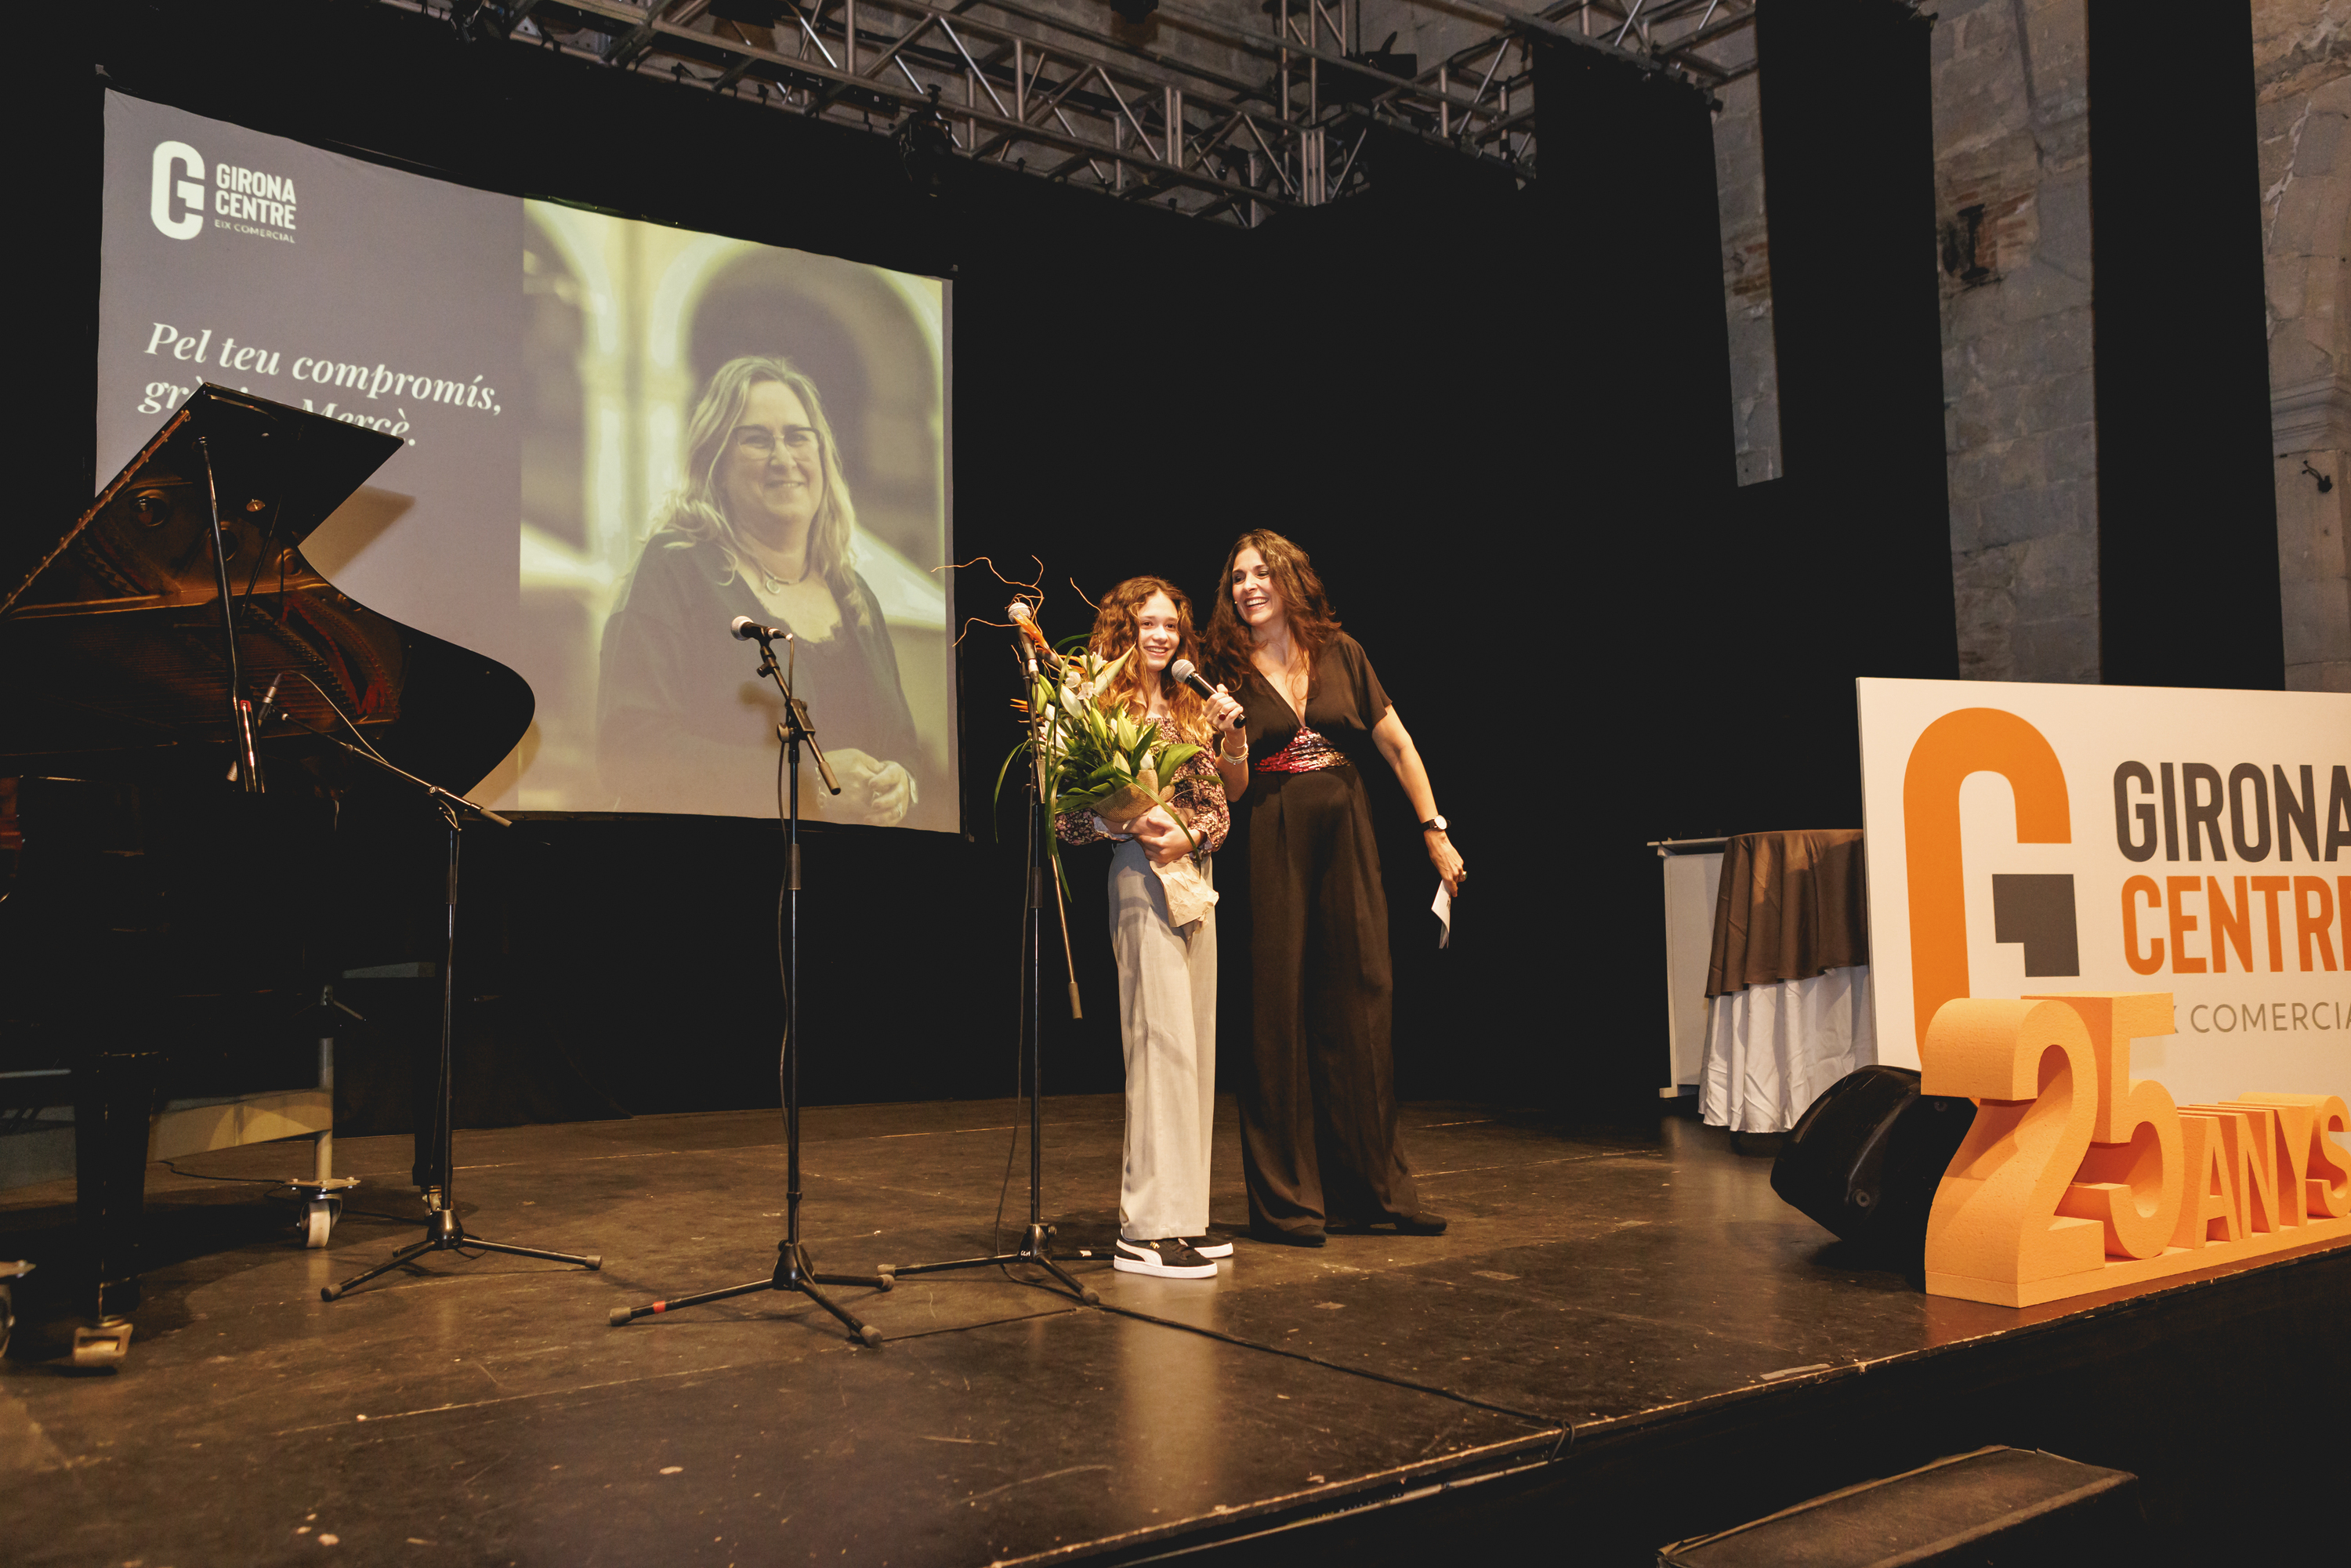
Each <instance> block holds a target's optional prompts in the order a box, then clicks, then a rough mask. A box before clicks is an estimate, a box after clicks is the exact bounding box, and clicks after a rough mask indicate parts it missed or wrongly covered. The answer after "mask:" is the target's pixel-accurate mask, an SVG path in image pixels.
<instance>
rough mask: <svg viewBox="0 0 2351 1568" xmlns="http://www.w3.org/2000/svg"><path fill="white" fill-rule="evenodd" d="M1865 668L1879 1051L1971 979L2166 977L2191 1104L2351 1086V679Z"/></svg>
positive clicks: (2173, 1055) (1980, 992) (1895, 1052)
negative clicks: (2043, 681)
mask: <svg viewBox="0 0 2351 1568" xmlns="http://www.w3.org/2000/svg"><path fill="white" fill-rule="evenodd" d="M1857 685H1858V688H1859V700H1860V706H1861V765H1862V812H1863V818H1864V821H1865V826H1866V828H1867V830H1868V844H1869V949H1870V967H1871V970H1872V977H1873V980H1874V982H1875V984H1876V1009H1877V1052H1878V1060H1879V1061H1889V1062H1895V1063H1897V1064H1901V1065H1905V1066H1911V1067H1916V1066H1917V1064H1918V1056H1917V1047H1918V1041H1919V1040H1920V1038H1921V1037H1922V1036H1923V1035H1924V1034H1925V1033H1926V1026H1927V1023H1928V1020H1929V1019H1932V1018H1933V1017H1934V1013H1935V1009H1937V1008H1938V1007H1940V1006H1941V1005H1942V1004H1943V1003H1944V1002H1946V1001H1948V1000H1950V999H1951V998H1955V997H2019V996H2026V995H2035V994H2047V993H2051V992H2060V991H2158V990H2159V991H2169V992H2171V993H2173V994H2174V996H2175V997H2176V998H2177V1003H2178V1009H2177V1014H2176V1017H2177V1019H2178V1023H2179V1032H2177V1033H2176V1034H2173V1035H2170V1036H2168V1037H2165V1038H2163V1039H2160V1040H2144V1041H2141V1042H2139V1043H2138V1044H2137V1045H2136V1046H2135V1047H2134V1048H2133V1056H2132V1063H2133V1067H2134V1069H2135V1071H2136V1072H2137V1074H2139V1075H2142V1076H2146V1077H2150V1078H2155V1079H2158V1080H2160V1081H2161V1082H2163V1083H2165V1084H2166V1085H2168V1087H2169V1088H2170V1089H2171V1091H2172V1093H2173V1095H2174V1097H2175V1098H2176V1099H2177V1100H2178V1101H2179V1103H2183V1104H2185V1103H2191V1102H2196V1101H2217V1100H2222V1099H2227V1098H2230V1097H2231V1096H2234V1095H2237V1094H2239V1093H2242V1092H2246V1091H2247V1090H2293V1091H2296V1092H2311V1093H2333V1094H2345V1095H2351V967H2346V965H2351V947H2346V944H2351V695H2345V694H2339V693H2327V692H2238V691H2210V690H2194V689H2173V688H2168V687H2158V686H2090V685H2022V684H2014V683H2006V682H1989V681H1897V680H1875V679H1865V680H1862V681H1860V682H1858V683H1857Z"/></svg>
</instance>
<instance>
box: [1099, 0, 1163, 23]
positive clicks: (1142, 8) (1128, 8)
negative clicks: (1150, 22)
mask: <svg viewBox="0 0 2351 1568" xmlns="http://www.w3.org/2000/svg"><path fill="white" fill-rule="evenodd" d="M1110 8H1111V9H1112V10H1113V11H1115V12H1117V13H1118V14H1119V16H1121V17H1123V18H1124V19H1125V20H1126V21H1129V22H1132V23H1133V24H1134V25H1135V26H1138V27H1139V26H1143V21H1144V17H1146V16H1150V15H1151V13H1153V12H1154V11H1156V10H1158V9H1159V0H1110Z"/></svg>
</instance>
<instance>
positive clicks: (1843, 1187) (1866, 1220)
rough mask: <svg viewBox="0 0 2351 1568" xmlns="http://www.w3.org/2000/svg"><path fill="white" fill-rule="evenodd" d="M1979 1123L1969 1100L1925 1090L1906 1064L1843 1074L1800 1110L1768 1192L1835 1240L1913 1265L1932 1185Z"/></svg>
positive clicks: (1922, 1241)
mask: <svg viewBox="0 0 2351 1568" xmlns="http://www.w3.org/2000/svg"><path fill="white" fill-rule="evenodd" d="M1975 1119H1976V1108H1975V1105H1974V1103H1973V1102H1971V1101H1969V1100H1965V1099H1961V1098H1958V1097H1955V1096H1946V1095H1939V1094H1921V1093H1919V1092H1918V1074H1917V1073H1916V1072H1914V1071H1910V1070H1909V1069H1908V1068H1907V1067H1883V1066H1875V1067H1864V1068H1860V1069H1857V1070H1856V1071H1852V1072H1848V1073H1846V1074H1845V1075H1844V1077H1843V1078H1840V1079H1838V1080H1837V1081H1836V1082H1834V1083H1833V1084H1831V1085H1830V1086H1829V1088H1828V1090H1827V1092H1825V1093H1823V1094H1822V1096H1821V1097H1820V1098H1819V1099H1817V1100H1815V1101H1813V1103H1812V1104H1811V1105H1809V1106H1808V1107H1806V1108H1805V1111H1804V1113H1803V1115H1802V1118H1800V1119H1799V1120H1798V1121H1797V1123H1796V1125H1795V1128H1794V1130H1793V1131H1792V1132H1790V1133H1789V1134H1788V1140H1787V1142H1786V1143H1785V1144H1783V1145H1781V1149H1780V1157H1779V1158H1778V1159H1776V1160H1774V1161H1773V1162H1772V1164H1771V1190H1772V1191H1774V1192H1776V1193H1778V1194H1779V1195H1780V1196H1781V1197H1783V1198H1785V1199H1787V1200H1788V1202H1790V1203H1791V1204H1792V1205H1794V1206H1795V1207H1798V1208H1800V1209H1802V1211H1803V1212H1804V1213H1806V1214H1807V1215H1810V1216H1811V1217H1812V1218H1814V1219H1816V1220H1818V1221H1820V1223H1821V1224H1823V1225H1824V1226H1826V1227H1828V1228H1829V1229H1831V1230H1833V1231H1834V1232H1835V1233H1836V1234H1837V1235H1838V1236H1839V1237H1840V1238H1842V1239H1844V1240H1846V1241H1850V1242H1852V1243H1854V1244H1855V1246H1860V1247H1866V1248H1869V1249H1872V1250H1873V1251H1878V1252H1883V1253H1886V1254H1887V1255H1888V1256H1898V1257H1900V1258H1901V1259H1902V1260H1903V1261H1904V1262H1905V1263H1906V1264H1908V1265H1913V1266H1915V1265H1917V1263H1918V1262H1919V1261H1920V1260H1922V1259H1923V1258H1924V1257H1925V1255H1926V1248H1927V1211H1928V1209H1929V1208H1930V1207H1933V1206H1934V1202H1935V1187H1936V1186H1937V1184H1938V1183H1939V1182H1941V1180H1942V1179H1943V1172H1944V1171H1945V1170H1946V1169H1948V1168H1949V1166H1950V1163H1951V1156H1952V1155H1955V1154H1957V1153H1958V1152H1959V1141H1960V1140H1961V1139H1963V1138H1965V1137H1966V1136H1967V1135H1968V1129H1969V1127H1970V1126H1972V1125H1973V1124H1974V1123H1975Z"/></svg>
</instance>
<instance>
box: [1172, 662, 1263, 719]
mask: <svg viewBox="0 0 2351 1568" xmlns="http://www.w3.org/2000/svg"><path fill="white" fill-rule="evenodd" d="M1167 673H1168V674H1171V675H1173V676H1175V678H1176V679H1177V680H1179V681H1181V682H1183V683H1184V684H1185V685H1187V686H1189V687H1191V688H1192V689H1193V690H1194V691H1195V692H1196V693H1198V694H1199V695H1201V696H1204V697H1212V696H1215V695H1217V688H1216V687H1214V686H1212V685H1209V684H1208V678H1207V676H1206V675H1204V674H1200V672H1199V671H1198V670H1197V669H1196V668H1195V667H1194V665H1193V664H1192V661H1191V660H1189V659H1178V660H1176V661H1175V663H1174V664H1169V665H1168V666H1167ZM1241 721H1242V722H1243V723H1247V722H1248V721H1249V715H1247V714H1246V713H1245V714H1243V715H1241Z"/></svg>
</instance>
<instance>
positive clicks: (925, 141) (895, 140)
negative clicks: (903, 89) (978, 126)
mask: <svg viewBox="0 0 2351 1568" xmlns="http://www.w3.org/2000/svg"><path fill="white" fill-rule="evenodd" d="M927 92H928V95H929V96H928V99H927V100H926V101H925V102H923V103H921V104H918V105H916V106H915V107H914V109H913V110H909V111H908V113H907V115H906V118H905V119H904V120H900V121H899V122H898V129H897V130H896V131H893V132H891V135H890V141H891V143H892V144H893V146H895V147H896V148H897V149H898V167H899V169H900V171H901V172H904V174H905V176H906V183H908V184H910V185H912V186H914V189H915V190H917V191H919V192H921V193H923V194H924V195H926V196H935V195H937V194H938V193H939V187H940V184H941V183H942V182H943V181H944V180H945V179H946V161H947V160H948V158H950V157H952V156H953V155H954V152H955V137H954V134H953V133H952V132H951V131H948V130H947V117H946V115H945V114H942V113H941V112H939V89H937V88H935V87H933V88H930V89H927Z"/></svg>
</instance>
